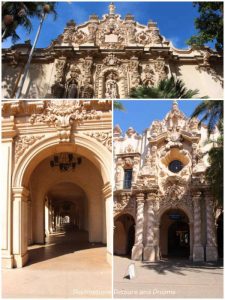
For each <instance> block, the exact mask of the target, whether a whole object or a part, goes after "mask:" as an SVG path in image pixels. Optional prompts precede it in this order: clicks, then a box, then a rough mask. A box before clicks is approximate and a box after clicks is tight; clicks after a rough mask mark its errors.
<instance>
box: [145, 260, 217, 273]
mask: <svg viewBox="0 0 225 300" xmlns="http://www.w3.org/2000/svg"><path fill="white" fill-rule="evenodd" d="M141 267H142V268H145V269H149V270H154V271H155V272H156V273H158V274H161V275H167V274H169V272H171V273H175V274H178V275H182V276H186V274H185V273H184V271H190V272H196V273H197V272H198V273H200V272H201V270H209V271H210V270H216V269H217V270H218V269H223V260H219V261H217V262H193V261H191V260H186V259H182V258H181V259H173V258H170V259H162V260H161V261H158V262H143V263H142V266H141ZM213 274H217V273H215V272H213ZM218 274H220V273H218Z"/></svg>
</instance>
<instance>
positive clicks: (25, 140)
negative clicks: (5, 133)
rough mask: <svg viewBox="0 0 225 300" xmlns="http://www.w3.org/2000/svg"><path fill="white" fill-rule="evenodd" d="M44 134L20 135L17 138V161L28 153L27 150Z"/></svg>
mask: <svg viewBox="0 0 225 300" xmlns="http://www.w3.org/2000/svg"><path fill="white" fill-rule="evenodd" d="M43 137H44V135H29V136H19V137H17V138H16V140H15V162H16V163H17V161H18V160H19V158H20V157H21V156H23V155H24V154H25V153H26V150H27V149H28V148H29V147H30V146H31V145H33V144H35V143H36V142H37V141H38V140H40V139H42V138H43Z"/></svg>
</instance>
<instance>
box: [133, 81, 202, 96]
mask: <svg viewBox="0 0 225 300" xmlns="http://www.w3.org/2000/svg"><path fill="white" fill-rule="evenodd" d="M198 93H199V91H198V90H188V89H187V88H186V87H185V84H184V82H183V81H182V80H181V79H175V78H174V76H172V77H170V78H169V79H163V80H161V81H160V82H159V84H158V85H157V86H156V87H148V86H141V87H138V88H136V89H132V90H131V93H130V97H131V98H136V99H146V98H148V99H182V98H183V99H191V98H193V97H194V96H196V95H197V94H198Z"/></svg>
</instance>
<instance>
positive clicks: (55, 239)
mask: <svg viewBox="0 0 225 300" xmlns="http://www.w3.org/2000/svg"><path fill="white" fill-rule="evenodd" d="M100 247H105V245H104V244H102V243H90V242H88V232H86V231H69V232H58V233H55V234H51V235H50V236H49V237H48V238H46V243H45V244H44V245H32V246H30V247H29V248H28V256H29V260H28V263H27V264H26V266H30V265H33V264H36V263H39V262H42V261H45V260H49V259H52V258H55V257H59V256H63V255H66V254H70V253H74V252H76V251H81V250H86V249H93V248H100ZM26 266H25V267H26Z"/></svg>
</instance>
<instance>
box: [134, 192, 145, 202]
mask: <svg viewBox="0 0 225 300" xmlns="http://www.w3.org/2000/svg"><path fill="white" fill-rule="evenodd" d="M136 201H137V202H140V203H141V202H144V201H145V194H144V193H138V194H137V195H136Z"/></svg>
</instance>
